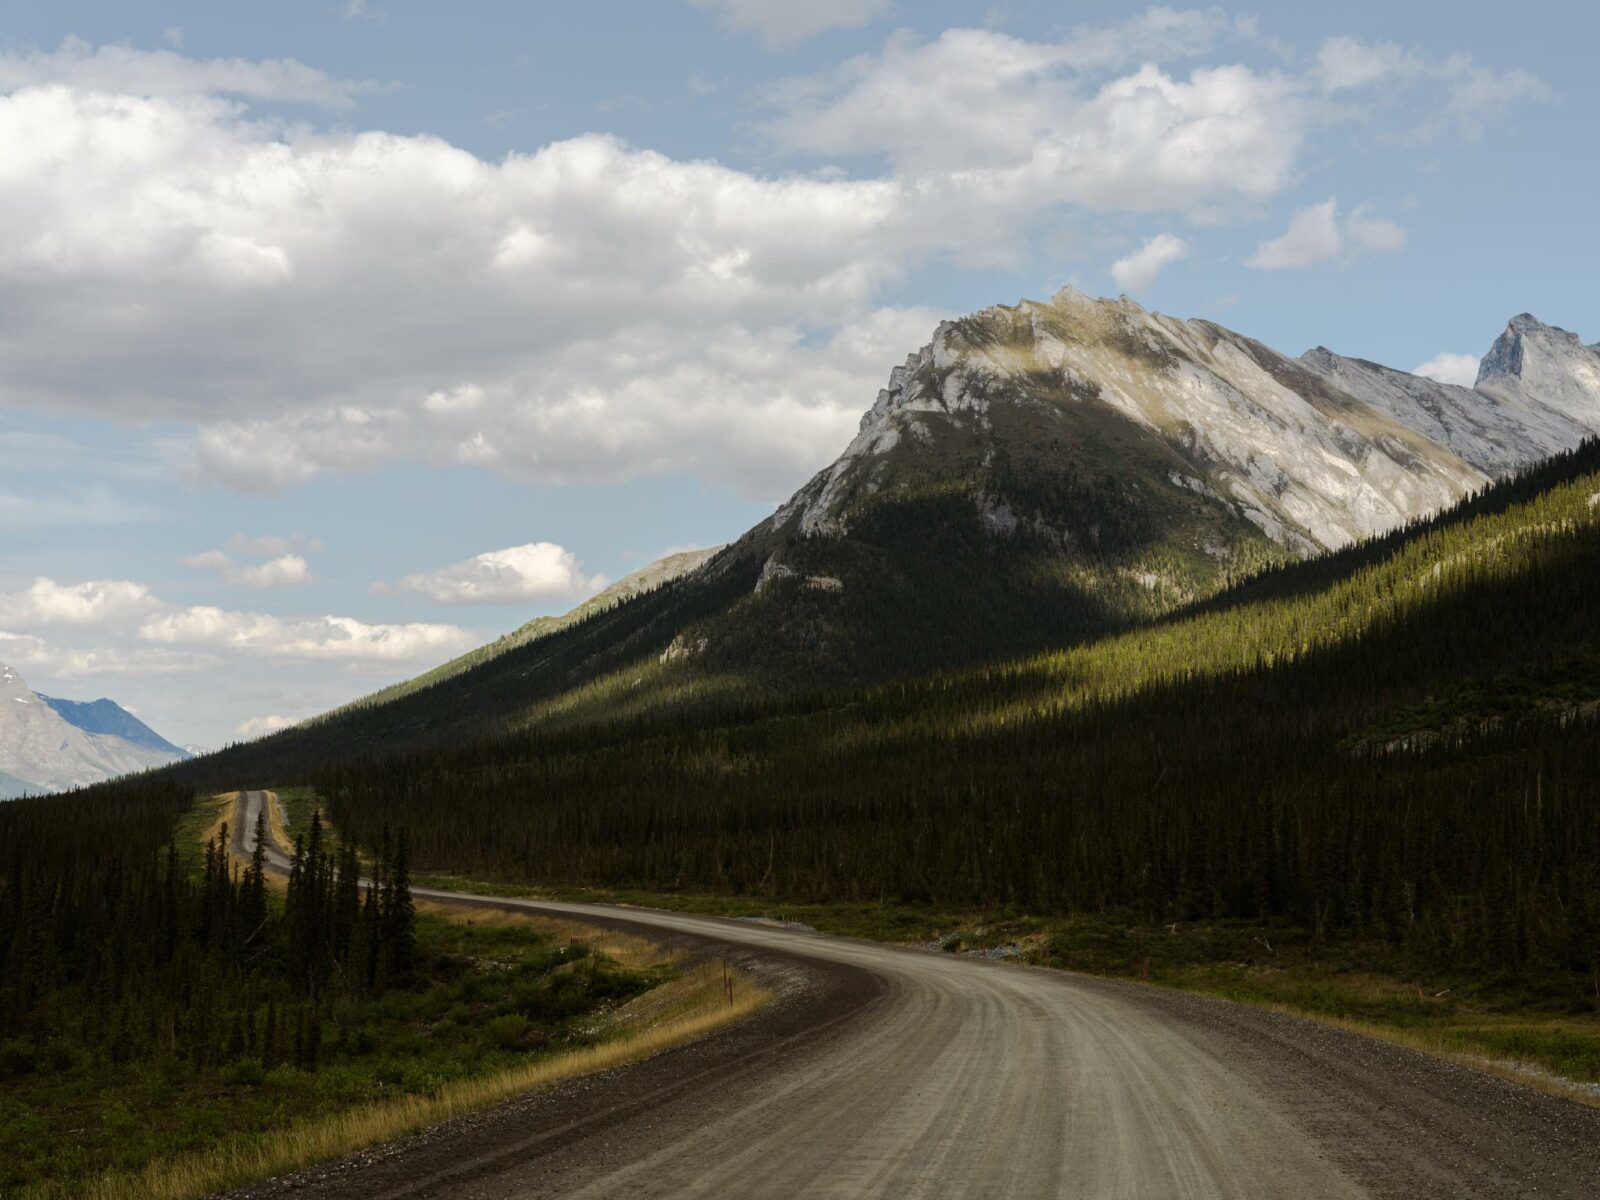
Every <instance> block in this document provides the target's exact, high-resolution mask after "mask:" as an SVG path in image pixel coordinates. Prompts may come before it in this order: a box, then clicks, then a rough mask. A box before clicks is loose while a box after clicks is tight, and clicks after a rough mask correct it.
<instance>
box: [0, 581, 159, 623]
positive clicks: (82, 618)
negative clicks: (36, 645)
mask: <svg viewBox="0 0 1600 1200" xmlns="http://www.w3.org/2000/svg"><path fill="white" fill-rule="evenodd" d="M160 606H161V602H160V601H159V600H158V599H157V598H156V597H155V596H154V595H153V594H152V593H151V591H150V589H149V588H147V587H145V586H144V584H142V583H134V582H132V581H130V580H126V579H92V580H89V581H88V582H86V583H75V584H60V583H57V582H56V581H55V580H53V579H49V578H46V577H44V576H40V577H39V578H37V579H35V580H34V581H33V583H32V584H30V585H29V586H28V587H27V588H25V589H24V590H22V591H20V592H11V593H9V594H4V593H0V628H7V627H9V628H24V629H26V628H31V627H33V626H36V625H75V626H80V627H96V628H109V627H113V626H117V625H125V624H127V623H129V622H131V621H136V620H138V619H139V618H141V617H143V616H145V615H146V614H148V613H150V612H153V611H154V610H156V609H157V608H159V607H160Z"/></svg>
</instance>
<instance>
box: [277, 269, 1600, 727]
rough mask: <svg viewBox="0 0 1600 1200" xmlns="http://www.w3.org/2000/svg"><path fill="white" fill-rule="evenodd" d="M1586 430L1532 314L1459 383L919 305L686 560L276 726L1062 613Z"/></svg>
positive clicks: (817, 675)
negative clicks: (852, 389)
mask: <svg viewBox="0 0 1600 1200" xmlns="http://www.w3.org/2000/svg"><path fill="white" fill-rule="evenodd" d="M1596 432H1600V346H1594V345H1585V344H1584V343H1583V342H1582V341H1581V340H1580V339H1579V338H1578V337H1576V336H1575V335H1573V334H1571V333H1568V332H1566V331H1564V330H1561V329H1557V328H1555V327H1553V326H1549V325H1545V324H1543V323H1541V322H1540V321H1538V320H1537V319H1535V318H1534V317H1532V316H1530V315H1527V314H1523V315H1520V316H1518V317H1515V318H1513V319H1512V320H1511V321H1510V322H1509V323H1508V324H1507V326H1506V328H1505V330H1504V332H1503V333H1502V334H1501V335H1500V337H1499V338H1498V339H1497V340H1496V341H1495V343H1494V345H1493V346H1492V347H1491V348H1490V349H1489V352H1488V354H1487V355H1486V356H1485V357H1484V358H1483V360H1482V366H1481V369H1480V372H1479V375H1478V378H1477V381H1476V383H1475V385H1474V386H1473V387H1471V388H1466V387H1459V386H1453V385H1449V384H1442V383H1438V382H1435V381H1434V380H1431V379H1426V378H1423V377H1420V376H1416V375H1411V374H1408V373H1406V372H1403V371H1397V370H1394V369H1392V368H1388V367H1384V366H1381V365H1379V364H1376V363H1371V362H1367V361H1365V360H1361V359H1355V358H1348V357H1344V356H1340V355H1338V354H1335V353H1333V352H1332V351H1329V350H1327V349H1324V348H1318V349H1315V350H1312V351H1310V352H1308V353H1306V354H1305V355H1303V356H1301V357H1298V358H1293V357H1288V356H1286V355H1283V354H1280V353H1278V352H1277V351H1274V350H1272V349H1271V348H1269V347H1267V346H1265V345H1263V344H1261V343H1260V342H1257V341H1254V340H1252V339H1250V338H1247V337H1244V336H1242V335H1240V334H1237V333H1234V332H1232V331H1230V330H1228V329H1225V328H1224V327H1222V326H1220V325H1217V324H1215V323H1213V322H1210V321H1203V320H1180V319H1177V318H1173V317H1168V316H1164V315H1161V314H1159V313H1152V312H1148V311H1146V310H1145V309H1143V308H1141V307H1140V306H1139V305H1138V304H1136V303H1134V302H1133V301H1131V300H1129V299H1127V298H1126V297H1123V298H1120V299H1116V300H1097V299H1094V298H1091V297H1089V296H1086V295H1084V294H1082V293H1080V292H1077V291H1075V290H1073V289H1070V288H1069V289H1066V290H1064V291H1062V292H1061V293H1059V294H1058V295H1056V296H1055V297H1054V298H1053V299H1052V300H1050V301H1048V302H1043V303H1041V302H1033V301H1024V302H1022V303H1020V304H1018V305H1016V306H998V307H994V308H990V309H986V310H984V311H982V312H980V313H977V314H975V315H973V316H970V317H967V318H964V319H962V320H958V321H951V322H946V323H944V324H942V325H940V326H939V327H938V329H937V330H935V332H934V336H933V339H932V341H931V342H930V343H929V344H928V345H927V346H925V347H923V348H922V349H921V350H920V351H918V352H917V353H915V354H913V355H911V356H910V357H909V358H908V359H907V360H906V361H905V362H904V363H903V364H902V365H901V366H899V367H896V368H895V369H894V370H893V372H892V373H891V375H890V379H889V383H888V386H887V387H886V388H884V389H883V390H882V391H881V392H880V393H879V394H878V397H877V399H876V401H875V402H874V403H873V404H872V406H871V407H870V409H869V410H868V411H867V413H866V415H865V416H864V417H863V419H862V422H861V427H860V431H859V432H858V434H857V436H856V437H855V438H854V440H853V441H852V442H851V443H850V445H849V446H847V447H846V448H845V450H844V452H843V453H842V454H841V455H840V457H839V458H838V459H837V460H836V461H835V462H834V463H833V464H831V465H830V466H828V467H827V468H826V469H824V470H823V471H821V472H819V473H818V474H817V475H816V476H815V477H814V478H813V479H812V480H811V481H810V482H808V483H807V484H806V485H805V486H804V487H802V488H801V489H800V490H799V491H798V492H797V493H796V494H795V495H794V496H793V497H792V498H791V499H790V500H789V501H788V502H787V503H785V504H784V505H782V506H781V507H780V508H779V509H778V510H777V511H776V512H775V513H774V514H773V516H771V517H770V518H768V519H767V520H765V521H763V522H762V523H761V524H759V525H757V526H756V527H755V528H753V529H752V530H750V531H749V532H748V533H746V534H745V535H744V536H743V537H741V538H740V539H738V540H737V541H736V542H734V543H733V544H731V545H729V546H727V547H726V548H724V549H722V550H721V551H720V552H718V553H716V554H714V555H712V556H711V557H709V558H707V559H706V561H704V562H703V563H699V564H695V563H692V562H691V563H689V564H687V566H688V567H689V568H690V569H688V570H686V571H683V572H682V573H677V572H675V571H662V572H661V573H660V575H659V577H658V578H655V579H652V580H651V581H650V582H651V583H653V584H655V586H653V587H646V588H643V589H638V590H636V592H635V594H632V595H630V596H628V597H624V598H621V599H620V602H616V603H611V602H608V603H604V604H596V605H592V606H584V607H582V608H580V609H579V610H575V612H574V614H570V615H569V618H562V619H559V620H558V621H556V622H553V623H552V622H537V621H536V622H533V623H530V625H528V626H525V627H524V628H523V629H522V630H519V631H518V632H517V633H516V634H513V635H510V636H509V637H507V638H504V639H501V641H499V642H496V643H494V644H492V645H490V646H487V647H484V648H483V649H481V650H479V651H475V652H474V653H473V654H471V655H468V656H466V657H465V658H463V659H461V660H457V662H455V663H452V664H449V665H448V666H447V667H445V668H441V669H440V670H439V671H436V672H432V673H430V674H429V675H426V676H422V677H420V678H419V679H417V680H415V681H412V682H411V683H409V684H405V685H401V686H399V687H396V688H393V689H389V690H388V691H386V692H384V693H379V694H378V695H377V696H374V697H371V698H369V700H368V701H367V702H365V703H363V704H360V705H357V706H352V707H351V708H348V709H345V710H341V711H339V712H337V713H334V714H330V715H329V716H328V717H326V718H322V719H321V720H319V721H317V722H315V723H314V724H313V726H312V727H311V728H309V729H307V730H302V731H291V732H290V733H286V734H282V735H278V738H279V739H282V743H281V744H285V745H287V744H297V743H298V741H299V739H304V738H309V739H312V740H313V741H315V742H316V743H318V744H324V743H325V744H328V745H333V744H338V745H341V746H351V747H355V748H371V747H382V746H393V745H400V744H412V743H415V742H417V741H419V740H421V741H427V740H428V739H430V738H441V739H453V738H456V737H459V736H463V735H467V734H471V735H477V734H487V733H493V732H496V731H507V730H517V729H522V728H527V727H529V726H533V725H546V726H552V725H564V724H575V723H580V722H590V721H612V720H626V719H629V718H632V717H634V716H638V715H642V714H646V713H655V712H660V711H663V710H667V711H675V712H680V713H687V712H690V711H693V710H696V709H705V708H707V707H708V706H710V707H717V706H721V707H724V708H725V707H726V706H727V705H730V704H737V703H740V702H742V701H743V700H746V699H751V698H762V697H773V696H782V695H796V694H801V693H808V692H816V691H819V690H825V689H834V688H839V687H849V686H855V685H859V684H863V683H871V682H873V681H877V680H883V679H888V678H893V677H897V676H907V675H914V674H918V673H925V672H928V671H934V670H942V669H947V668H952V667H959V666H962V665H966V664H972V663H977V662H985V661H993V660H996V659H1000V658H1004V657H1008V656H1016V655H1026V654H1029V653H1033V652H1036V651H1038V650H1042V649H1045V648H1049V647H1059V646H1063V645H1069V644H1073V643H1076V642H1082V641H1085V640H1089V639H1092V638H1095V637H1098V636H1101V635H1103V634H1105V633H1108V632H1115V631H1116V630H1119V629H1124V628H1129V627H1132V626H1135V625H1138V624H1141V623H1143V622H1147V621H1150V620H1152V619H1156V618H1159V617H1162V616H1163V615H1166V614H1170V613H1172V612H1174V611H1176V610H1177V609H1179V608H1182V607H1184V606H1186V605H1190V604H1193V603H1194V602H1196V601H1199V600H1202V599H1204V598H1206V597H1209V596H1211V595H1214V594H1216V593H1217V592H1218V591H1219V590H1221V589H1222V588H1224V587H1226V586H1227V585H1228V584H1230V583H1231V582H1234V581H1236V580H1239V579H1241V578H1243V577H1246V576H1248V575H1250V574H1253V573H1255V572H1257V571H1258V570H1260V569H1261V568H1262V567H1264V566H1269V565H1272V564H1275V563H1284V562H1288V561H1292V560H1294V559H1299V558H1304V557H1308V556H1311V555H1314V554H1317V553H1321V552H1324V551H1327V550H1331V549H1336V548H1339V547H1343V546H1347V545H1349V544H1351V543H1352V542H1354V541H1358V540H1360V539H1364V538H1367V537H1370V536H1373V535H1376V534H1381V533H1384V532H1386V531H1389V530H1392V529H1395V528H1397V527H1401V526H1404V525H1406V524H1408V523H1410V522H1413V521H1416V520H1419V519H1421V518H1423V517H1425V516H1427V515H1429V514H1432V513H1435V512H1437V511H1439V510H1441V509H1443V508H1445V507H1447V506H1449V505H1451V504H1453V503H1455V502H1456V501H1458V500H1460V499H1461V498H1463V497H1464V496H1467V495H1469V494H1471V493H1474V492H1476V491H1479V490H1481V489H1482V488H1484V487H1485V486H1487V485H1488V483H1489V482H1490V481H1491V480H1492V479H1495V478H1499V477H1502V476H1504V475H1506V474H1508V473H1510V472H1513V471H1515V470H1517V469H1518V468H1521V467H1525V466H1527V465H1529V464H1532V463H1535V462H1538V461H1540V460H1542V459H1544V458H1545V457H1547V456H1548V455H1549V454H1551V453H1552V452H1554V451H1557V450H1561V449H1564V448H1570V447H1573V446H1576V445H1577V444H1578V443H1579V442H1580V441H1582V440H1583V438H1584V437H1585V436H1588V435H1592V434H1594V433H1596ZM680 565H684V564H680ZM277 740H278V739H266V742H265V743H262V744H263V745H267V744H270V743H273V742H274V741H277ZM303 744H307V745H309V743H303Z"/></svg>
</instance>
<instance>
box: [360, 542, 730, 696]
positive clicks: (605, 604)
mask: <svg viewBox="0 0 1600 1200" xmlns="http://www.w3.org/2000/svg"><path fill="white" fill-rule="evenodd" d="M721 550H722V547H721V546H707V547H705V548H702V549H697V550H680V551H678V552H676V553H674V554H668V555H665V556H663V557H662V558H658V559H656V560H655V561H654V562H652V563H650V564H648V565H646V566H643V567H640V568H639V569H638V570H637V571H635V572H633V573H632V574H631V575H624V576H623V577H622V578H621V579H619V580H617V581H616V582H615V583H613V584H612V585H611V586H610V587H607V588H605V589H604V590H603V591H599V592H596V593H595V594H594V595H593V596H590V597H589V598H588V599H587V600H585V601H584V602H583V603H582V604H579V605H578V606H577V607H576V608H571V609H568V610H567V611H566V612H564V613H562V614H561V615H560V616H558V617H535V618H534V619H533V620H531V621H529V622H528V623H527V624H525V625H522V626H520V627H518V628H517V629H515V630H513V631H512V632H510V633H508V634H506V635H505V636H503V637H499V638H496V639H495V640H494V641H492V642H490V643H489V644H488V645H485V646H479V647H478V648H477V649H476V650H469V651H467V653H465V654H463V655H461V656H460V657H459V658H453V659H451V660H450V661H449V662H447V663H443V664H441V665H440V666H437V667H434V668H433V669H432V670H431V671H426V672H424V673H423V674H421V675H418V676H417V677H416V678H414V679H408V680H406V681H404V682H403V683H397V684H394V685H393V686H392V687H386V688H383V689H382V690H380V691H377V692H374V693H372V695H370V696H364V697H362V698H361V699H360V700H357V701H356V702H355V704H354V705H350V706H348V707H364V706H368V705H379V704H387V703H389V702H390V701H391V700H398V699H399V698H400V697H402V696H408V695H410V694H411V693H412V692H415V691H418V690H420V689H422V688H425V687H429V686H431V685H432V684H435V683H441V682H443V681H444V680H446V679H451V678H453V677H455V676H457V675H459V674H461V673H462V672H463V671H468V670H471V669H472V668H473V667H476V666H480V665H482V664H483V663H486V662H488V661H489V660H490V659H493V658H499V657H500V656H501V655H503V654H506V653H508V652H509V651H512V650H516V649H518V648H519V647H522V646H526V645H527V644H528V643H529V642H533V641H536V640H537V639H539V638H542V637H548V636H549V635H550V634H552V633H556V632H557V631H559V630H562V629H566V628H567V627H568V626H571V625H576V624H577V623H578V622H580V621H583V620H585V619H587V618H589V617H592V616H594V615H595V614H597V613H602V612H605V611H606V610H607V609H609V608H615V607H616V606H617V605H619V604H621V603H622V602H623V601H625V600H631V599H633V598H634V597H635V596H638V595H641V594H642V593H644V592H648V591H652V590H654V589H655V588H658V587H660V586H662V585H663V584H665V583H670V582H671V581H672V580H674V579H677V578H679V577H680V576H683V575H687V574H689V573H690V572H692V571H695V570H697V569H699V568H700V567H701V566H703V565H704V564H705V563H706V562H708V561H709V560H710V559H712V558H713V557H715V556H716V555H717V554H718V553H719V552H720V551H721Z"/></svg>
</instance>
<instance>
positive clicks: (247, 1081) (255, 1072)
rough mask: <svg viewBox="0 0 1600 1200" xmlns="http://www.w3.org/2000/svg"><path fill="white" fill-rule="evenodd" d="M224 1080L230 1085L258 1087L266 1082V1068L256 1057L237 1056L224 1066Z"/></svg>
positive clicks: (222, 1076)
mask: <svg viewBox="0 0 1600 1200" xmlns="http://www.w3.org/2000/svg"><path fill="white" fill-rule="evenodd" d="M221 1078H222V1082H223V1083H225V1084H227V1085H228V1086H229V1087H256V1086H258V1085H259V1084H262V1083H265V1082H266V1078H267V1072H266V1070H265V1069H264V1068H263V1067H262V1066H261V1063H260V1062H259V1061H258V1060H257V1059H254V1058H236V1059H234V1060H233V1061H232V1062H231V1063H229V1064H228V1065H227V1066H225V1067H223V1068H222V1075H221Z"/></svg>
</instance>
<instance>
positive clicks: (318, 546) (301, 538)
mask: <svg viewBox="0 0 1600 1200" xmlns="http://www.w3.org/2000/svg"><path fill="white" fill-rule="evenodd" d="M228 549H229V550H232V551H234V552H235V553H237V554H248V555H249V556H250V557H251V558H277V557H279V556H281V555H284V554H297V553H304V552H307V551H309V552H310V553H312V554H321V553H322V550H323V545H322V539H321V538H308V537H307V536H306V535H305V534H303V533H301V532H300V531H299V530H295V532H293V533H291V534H289V535H288V536H287V537H280V536H278V535H277V534H272V533H263V534H259V535H256V536H254V537H252V536H251V535H250V534H247V533H236V534H234V535H233V536H232V537H230V538H229V539H228Z"/></svg>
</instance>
